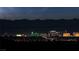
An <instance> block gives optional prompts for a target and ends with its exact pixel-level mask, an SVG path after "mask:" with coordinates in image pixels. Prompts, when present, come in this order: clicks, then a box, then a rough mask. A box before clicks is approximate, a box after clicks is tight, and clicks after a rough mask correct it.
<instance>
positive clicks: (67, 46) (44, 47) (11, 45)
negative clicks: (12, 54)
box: [0, 39, 79, 51]
mask: <svg viewBox="0 0 79 59" xmlns="http://www.w3.org/2000/svg"><path fill="white" fill-rule="evenodd" d="M0 51H79V42H64V41H52V42H51V41H34V42H33V41H30V42H16V41H14V40H7V39H5V40H4V39H0Z"/></svg>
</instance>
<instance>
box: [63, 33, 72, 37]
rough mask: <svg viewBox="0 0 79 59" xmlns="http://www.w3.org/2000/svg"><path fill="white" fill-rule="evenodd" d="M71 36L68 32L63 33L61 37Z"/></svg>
mask: <svg viewBox="0 0 79 59" xmlns="http://www.w3.org/2000/svg"><path fill="white" fill-rule="evenodd" d="M69 36H71V35H70V33H63V37H69Z"/></svg>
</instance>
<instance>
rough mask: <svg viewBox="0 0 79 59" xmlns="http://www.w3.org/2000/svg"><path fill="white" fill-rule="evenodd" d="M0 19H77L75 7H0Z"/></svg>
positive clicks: (77, 10)
mask: <svg viewBox="0 0 79 59" xmlns="http://www.w3.org/2000/svg"><path fill="white" fill-rule="evenodd" d="M0 18H1V19H22V18H27V19H61V18H64V19H72V18H79V8H78V7H77V8H76V7H73V8H71V7H0Z"/></svg>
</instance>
